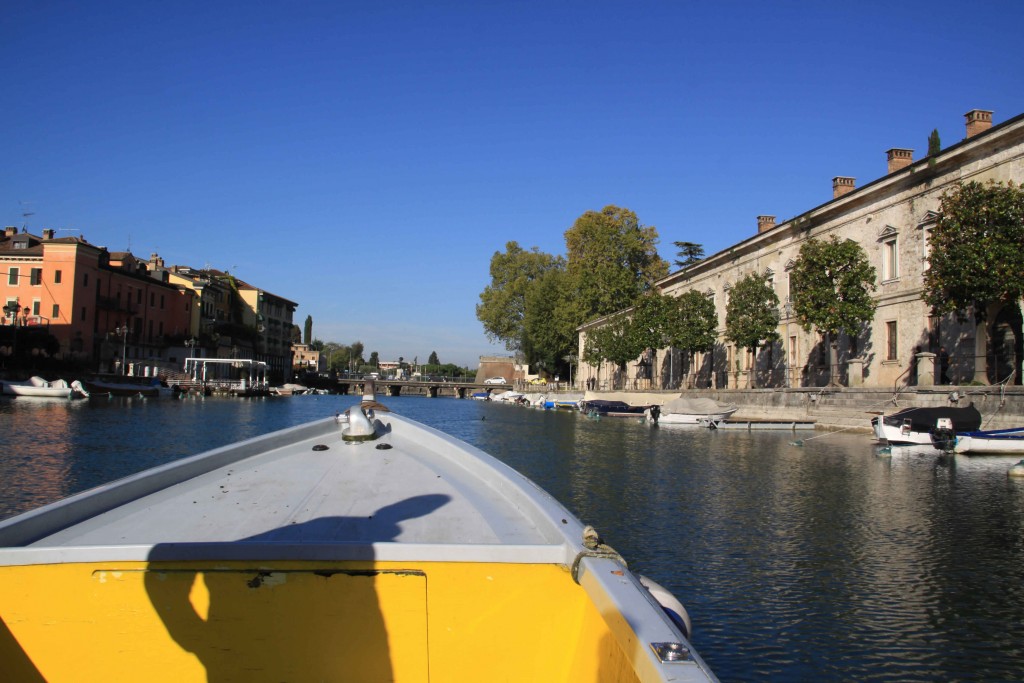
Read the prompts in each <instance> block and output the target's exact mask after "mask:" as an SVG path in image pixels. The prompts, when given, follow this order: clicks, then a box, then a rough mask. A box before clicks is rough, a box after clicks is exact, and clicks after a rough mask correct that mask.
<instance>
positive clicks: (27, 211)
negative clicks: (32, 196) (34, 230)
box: [18, 201, 36, 232]
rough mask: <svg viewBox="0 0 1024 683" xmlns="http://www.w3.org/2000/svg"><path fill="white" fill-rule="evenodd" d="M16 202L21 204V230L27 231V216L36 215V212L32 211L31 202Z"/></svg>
mask: <svg viewBox="0 0 1024 683" xmlns="http://www.w3.org/2000/svg"><path fill="white" fill-rule="evenodd" d="M18 203H19V204H21V217H22V219H23V220H22V223H21V231H22V232H28V217H29V216H34V215H36V212H35V211H32V202H23V201H19V202H18Z"/></svg>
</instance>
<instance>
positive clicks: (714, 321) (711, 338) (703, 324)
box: [668, 290, 718, 353]
mask: <svg viewBox="0 0 1024 683" xmlns="http://www.w3.org/2000/svg"><path fill="white" fill-rule="evenodd" d="M675 309H676V310H675V311H674V314H673V316H672V318H671V319H670V326H669V330H668V342H669V344H670V345H671V346H674V347H676V348H679V349H682V350H684V351H688V352H690V353H695V352H699V351H708V350H710V349H711V348H712V347H713V346H714V345H715V342H716V341H717V340H718V335H717V334H716V333H715V332H716V330H717V328H718V315H717V313H716V311H715V302H714V301H712V300H711V299H709V298H708V297H706V296H704V295H703V294H701V293H700V292H697V291H694V290H690V291H687V292H684V293H683V294H681V295H679V296H678V297H676V300H675Z"/></svg>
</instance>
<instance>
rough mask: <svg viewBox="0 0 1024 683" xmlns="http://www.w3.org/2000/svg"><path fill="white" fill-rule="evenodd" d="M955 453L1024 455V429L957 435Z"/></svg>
mask: <svg viewBox="0 0 1024 683" xmlns="http://www.w3.org/2000/svg"><path fill="white" fill-rule="evenodd" d="M953 451H954V452H955V453H965V454H968V455H970V454H978V455H1017V454H1021V453H1024V429H1017V430H1009V431H1006V430H1004V431H1001V432H998V433H992V434H985V435H979V434H957V435H956V445H955V446H954V447H953Z"/></svg>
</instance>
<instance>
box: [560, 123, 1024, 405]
mask: <svg viewBox="0 0 1024 683" xmlns="http://www.w3.org/2000/svg"><path fill="white" fill-rule="evenodd" d="M965 118H966V130H965V137H964V139H963V140H962V141H960V142H958V143H956V144H954V145H951V146H949V147H947V148H946V149H943V150H941V151H940V152H939V153H938V154H935V155H933V156H931V157H928V158H924V159H919V160H917V161H915V160H914V158H913V150H911V149H907V148H901V147H900V148H891V149H889V150H888V151H886V152H885V155H886V156H885V158H886V164H887V165H886V167H885V168H886V173H885V175H882V176H881V177H880V178H877V179H875V180H873V181H871V182H870V183H868V184H866V185H863V186H861V187H857V183H856V179H855V178H852V177H848V176H836V177H834V178H833V179H832V197H831V199H830V200H828V201H827V202H826V203H824V204H822V205H820V206H818V207H815V208H811V209H809V210H808V211H806V212H804V213H802V214H800V215H799V216H796V217H794V218H792V219H789V220H786V221H783V222H781V223H776V219H775V217H774V216H772V215H767V214H765V215H761V216H758V217H757V219H756V220H757V231H756V233H755V234H753V235H751V236H750V237H749V238H747V239H745V240H743V241H741V242H739V243H737V244H734V245H732V246H730V247H728V248H726V249H723V250H722V251H719V252H718V253H716V254H713V255H711V256H709V257H708V258H706V259H704V260H703V261H700V262H699V263H697V264H694V265H692V266H689V267H687V268H684V269H682V270H679V271H676V272H674V273H671V274H669V275H668V276H667V277H665V278H663V279H662V280H660V281H659V282H657V283H656V286H657V288H658V290H660V291H661V292H662V293H664V294H668V295H676V296H678V295H680V294H682V293H683V292H686V291H690V290H695V291H698V292H701V293H703V294H704V295H705V296H707V297H708V298H710V299H711V300H713V301H714V303H715V307H716V309H717V311H718V343H717V344H716V345H715V346H714V348H713V349H712V350H711V351H709V352H708V353H703V354H696V355H695V357H692V358H691V357H689V356H688V355H687V354H683V353H681V352H679V351H678V350H674V349H658V350H655V351H653V353H651V354H648V357H645V358H641V359H637V361H636V362H634V363H631V364H630V365H629V368H628V372H627V377H626V378H625V380H626V382H627V383H632V384H637V381H638V380H642V383H644V385H645V386H651V387H665V388H677V387H681V386H695V387H717V388H726V387H745V386H751V385H753V386H762V387H806V386H823V385H824V384H826V383H827V382H828V381H829V380H830V376H829V373H830V369H829V353H828V348H827V344H826V343H825V341H824V340H823V339H821V338H820V337H819V336H818V335H817V334H816V333H815V332H814V331H813V330H812V331H805V330H803V329H802V328H801V327H800V325H798V324H797V321H796V318H795V316H794V312H793V306H792V298H791V289H790V283H789V273H790V271H791V270H792V268H793V266H794V265H795V263H796V259H797V258H798V255H799V251H800V247H801V245H802V244H803V243H804V242H806V241H807V240H808V239H811V238H817V239H828V238H829V237H830V236H832V235H835V236H836V237H838V238H840V239H847V238H848V239H852V240H854V241H856V242H857V243H858V244H860V246H861V247H863V249H864V251H865V252H866V253H867V255H868V257H869V258H870V259H871V261H872V263H873V265H874V266H875V269H876V271H877V277H878V280H877V282H876V284H877V290H876V292H875V293H874V298H875V302H876V309H875V315H874V319H873V320H872V321H870V323H868V324H867V325H865V326H864V328H863V330H862V331H861V333H860V334H859V335H857V336H854V337H846V336H845V335H844V336H843V337H842V338H841V339H840V342H839V359H838V360H839V365H840V372H841V381H842V383H844V384H846V385H849V386H870V387H893V386H894V385H895V384H897V383H902V382H906V381H908V380H909V381H910V383H915V382H917V381H920V382H922V383H923V382H927V381H932V379H933V377H934V375H933V373H932V367H931V364H932V363H933V354H937V353H938V352H939V351H940V349H944V350H945V353H947V354H948V355H949V367H948V369H947V374H948V378H949V380H950V381H952V382H957V383H970V382H972V381H979V382H985V383H988V382H998V381H1003V380H1005V379H1006V377H1008V376H1009V375H1010V373H1011V372H1012V370H1011V368H1012V367H1013V366H1014V365H1015V364H1019V359H1016V360H1015V358H1014V348H1015V347H1017V346H1019V341H1018V340H1016V339H1015V333H1014V329H1015V328H1016V329H1018V330H1019V321H1015V320H1014V316H1015V308H1014V307H1013V306H1009V307H998V306H997V307H993V310H990V311H987V313H988V317H987V322H986V323H985V324H983V325H976V324H975V323H974V322H973V319H972V320H970V321H969V322H966V323H960V322H958V321H957V320H956V318H955V316H951V315H947V316H941V317H935V316H932V315H931V313H930V309H929V307H928V305H927V304H926V303H925V302H924V300H923V299H922V295H923V291H924V290H923V284H924V282H923V280H924V278H923V273H924V271H925V270H926V269H927V267H928V255H929V240H928V238H929V234H930V232H931V230H932V228H933V227H934V226H935V223H936V220H937V218H938V213H937V211H938V209H939V200H940V197H941V196H942V194H943V193H944V192H945V191H946V190H948V189H950V188H951V187H953V186H954V185H955V184H957V183H959V182H967V181H972V180H973V181H979V182H988V181H990V180H992V181H1001V182H1006V181H1013V182H1015V183H1018V184H1019V183H1021V182H1024V115H1019V116H1016V117H1014V118H1012V119H1010V120H1008V121H1005V122H1003V123H1001V124H999V125H995V126H994V125H993V124H992V112H990V111H985V110H978V109H976V110H972V111H970V112H968V113H967V114H966V115H965ZM880 160H881V156H880ZM750 273H759V274H762V275H766V276H767V277H768V278H769V280H770V282H771V283H772V285H773V287H774V288H775V291H776V294H777V295H778V297H779V301H780V302H781V304H782V306H781V311H780V313H781V321H780V324H779V329H778V332H779V336H780V340H779V341H778V342H776V343H774V344H771V345H768V346H767V347H765V348H762V349H761V350H760V351H759V352H758V354H757V355H756V357H753V356H751V354H749V353H748V352H747V351H746V350H745V349H737V348H735V346H734V345H732V344H730V343H729V342H728V341H727V340H726V339H725V312H726V305H727V302H728V297H729V290H730V289H731V288H732V286H733V285H734V284H735V283H736V282H738V281H739V280H740V279H742V278H743V277H745V276H747V275H748V274H750ZM603 323H604V320H598V321H593V322H591V323H589V324H588V325H585V326H583V327H581V328H580V330H579V352H580V354H581V357H582V355H583V349H584V343H585V340H586V335H587V331H588V330H590V329H593V328H594V327H595V326H600V325H602V324H603ZM1018 334H1019V332H1018ZM614 374H615V369H614V367H612V366H611V365H610V364H603V365H602V366H601V367H597V368H595V367H593V366H590V365H587V364H582V365H581V367H580V381H581V382H584V383H586V382H587V381H588V380H590V379H591V378H593V379H594V381H595V382H597V385H598V386H607V384H608V382H607V380H608V379H609V378H610V377H612V376H613V375H614ZM919 378H920V379H919ZM751 380H753V381H751ZM1016 381H1017V382H1019V381H1020V378H1019V376H1018V377H1017V380H1016Z"/></svg>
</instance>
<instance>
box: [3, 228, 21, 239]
mask: <svg viewBox="0 0 1024 683" xmlns="http://www.w3.org/2000/svg"><path fill="white" fill-rule="evenodd" d="M17 234H18V228H17V227H15V226H13V225H8V226H7V227H6V228H4V237H14V236H15V235H17Z"/></svg>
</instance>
